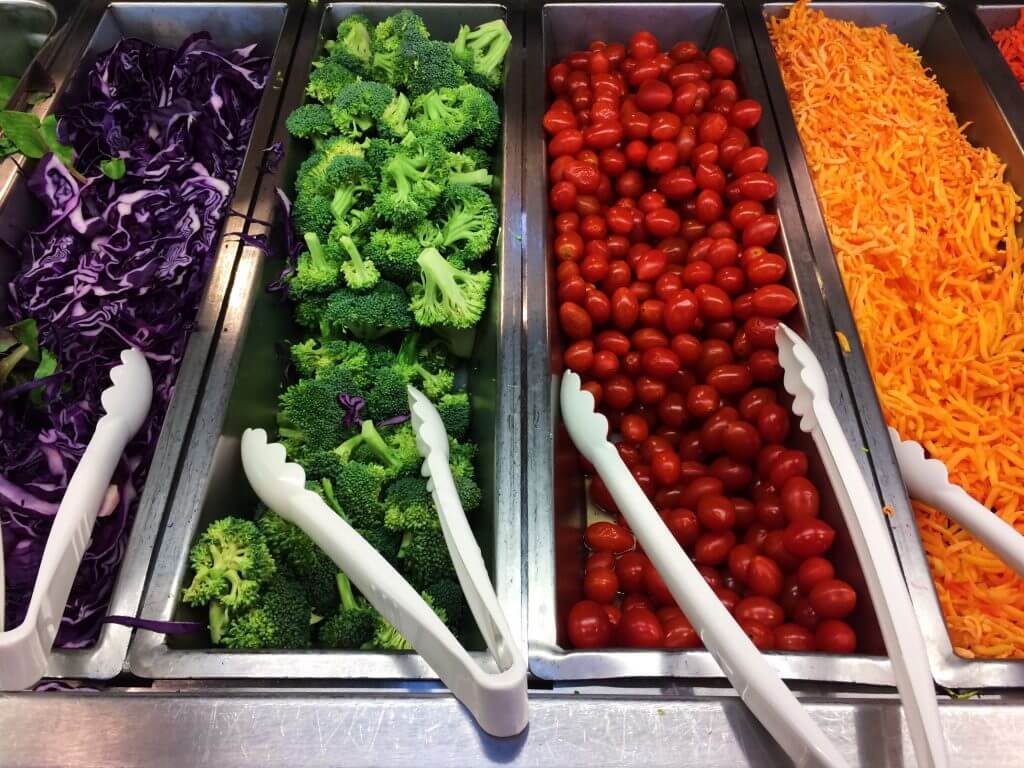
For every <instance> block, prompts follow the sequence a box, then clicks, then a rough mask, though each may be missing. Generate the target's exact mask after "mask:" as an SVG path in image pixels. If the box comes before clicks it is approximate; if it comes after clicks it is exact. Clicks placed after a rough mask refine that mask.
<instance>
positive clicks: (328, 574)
mask: <svg viewBox="0 0 1024 768" xmlns="http://www.w3.org/2000/svg"><path fill="white" fill-rule="evenodd" d="M296 575H298V577H299V579H300V582H301V584H302V587H303V590H304V592H305V594H306V600H307V601H308V602H309V604H310V606H311V607H312V609H313V611H315V612H316V614H317V615H318V616H329V615H331V613H333V612H334V611H335V610H336V609H337V607H338V590H337V587H336V585H335V578H336V577H337V576H338V566H337V565H336V564H335V563H334V561H333V560H331V558H330V557H328V556H327V555H326V554H325V553H324V552H323V551H322V550H320V549H319V548H314V556H313V558H312V563H311V565H310V567H309V568H307V569H306V570H305V571H301V572H300V571H296Z"/></svg>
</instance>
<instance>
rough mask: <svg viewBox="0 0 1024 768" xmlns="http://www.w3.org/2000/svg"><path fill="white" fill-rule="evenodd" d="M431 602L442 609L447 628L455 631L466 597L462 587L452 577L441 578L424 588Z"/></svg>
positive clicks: (459, 623)
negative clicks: (445, 617)
mask: <svg viewBox="0 0 1024 768" xmlns="http://www.w3.org/2000/svg"><path fill="white" fill-rule="evenodd" d="M423 591H424V593H425V595H429V596H430V599H431V600H432V601H433V604H434V605H435V606H436V607H438V608H440V609H442V610H443V611H444V612H445V615H446V616H447V617H448V621H447V622H446V623H447V624H448V628H449V629H451V630H452V631H453V632H454V631H457V629H458V628H459V626H460V625H461V624H462V616H463V613H464V611H465V609H466V597H465V595H463V594H462V587H460V586H459V583H458V582H457V581H453V580H452V579H441V580H440V581H437V582H435V583H433V584H431V585H430V586H429V587H427V588H426V589H425V590H423Z"/></svg>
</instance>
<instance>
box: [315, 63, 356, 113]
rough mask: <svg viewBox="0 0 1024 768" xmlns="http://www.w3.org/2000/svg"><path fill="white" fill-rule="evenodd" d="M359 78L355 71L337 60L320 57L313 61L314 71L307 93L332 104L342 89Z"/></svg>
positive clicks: (320, 100)
mask: <svg viewBox="0 0 1024 768" xmlns="http://www.w3.org/2000/svg"><path fill="white" fill-rule="evenodd" d="M357 79H358V77H357V75H356V73H355V72H353V71H352V70H351V69H349V68H348V67H346V66H345V65H344V64H341V63H340V62H337V61H332V60H331V59H319V60H317V61H314V62H313V71H312V72H310V73H309V81H308V82H307V83H306V95H307V96H309V97H310V98H311V99H316V100H317V101H319V102H321V103H324V104H330V103H331V102H333V101H334V100H335V99H336V98H338V94H339V93H341V89H342V88H344V87H345V86H346V85H348V84H349V83H354V82H355V81H356V80H357Z"/></svg>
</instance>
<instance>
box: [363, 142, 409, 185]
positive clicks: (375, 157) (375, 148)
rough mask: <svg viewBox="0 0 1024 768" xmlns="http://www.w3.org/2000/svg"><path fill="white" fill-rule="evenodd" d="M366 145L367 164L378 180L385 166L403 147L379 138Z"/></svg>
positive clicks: (365, 143)
mask: <svg viewBox="0 0 1024 768" xmlns="http://www.w3.org/2000/svg"><path fill="white" fill-rule="evenodd" d="M403 141H404V139H403ZM364 145H365V147H366V149H365V157H366V162H367V163H369V164H370V168H371V169H372V170H373V172H374V173H375V174H376V175H377V177H378V178H379V177H380V174H381V169H383V168H384V164H385V163H386V162H387V161H388V160H390V159H391V158H392V157H394V156H395V154H396V153H397V152H398V148H399V147H400V146H401V145H400V144H398V143H396V142H393V141H390V140H389V139H379V138H373V139H368V140H367V141H366V142H364Z"/></svg>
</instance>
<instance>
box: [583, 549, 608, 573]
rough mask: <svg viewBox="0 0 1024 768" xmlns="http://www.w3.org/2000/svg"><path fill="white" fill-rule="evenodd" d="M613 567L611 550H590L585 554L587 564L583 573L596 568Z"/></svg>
mask: <svg viewBox="0 0 1024 768" xmlns="http://www.w3.org/2000/svg"><path fill="white" fill-rule="evenodd" d="M614 567H615V555H613V554H612V553H611V552H591V553H590V554H589V555H587V565H586V568H585V570H584V573H588V572H590V571H593V570H595V569H598V568H614Z"/></svg>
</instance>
